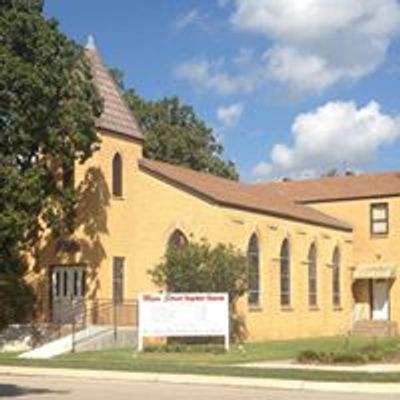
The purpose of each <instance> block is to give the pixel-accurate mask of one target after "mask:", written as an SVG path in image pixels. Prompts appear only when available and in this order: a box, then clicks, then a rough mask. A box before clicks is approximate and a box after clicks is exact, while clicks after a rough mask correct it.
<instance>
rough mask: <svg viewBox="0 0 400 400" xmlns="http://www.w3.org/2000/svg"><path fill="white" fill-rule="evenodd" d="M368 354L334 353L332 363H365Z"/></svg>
mask: <svg viewBox="0 0 400 400" xmlns="http://www.w3.org/2000/svg"><path fill="white" fill-rule="evenodd" d="M367 361H368V356H367V355H366V354H363V353H362V352H341V353H332V357H331V359H330V363H332V364H365V363H366V362H367Z"/></svg>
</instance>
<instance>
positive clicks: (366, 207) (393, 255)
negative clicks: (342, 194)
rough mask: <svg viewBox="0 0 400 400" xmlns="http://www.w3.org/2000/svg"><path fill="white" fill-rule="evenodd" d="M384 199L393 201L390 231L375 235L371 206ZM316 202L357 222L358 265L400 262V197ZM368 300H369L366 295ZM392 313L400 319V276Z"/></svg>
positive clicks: (392, 297)
mask: <svg viewBox="0 0 400 400" xmlns="http://www.w3.org/2000/svg"><path fill="white" fill-rule="evenodd" d="M382 202H383V203H385V202H387V203H388V205H389V234H388V235H383V236H377V235H372V234H371V232H370V206H371V204H373V203H382ZM312 206H313V207H315V208H317V209H319V210H320V211H322V212H325V213H327V214H330V215H332V216H335V217H337V218H340V219H341V220H343V221H346V222H349V223H350V224H352V225H353V227H354V232H353V236H354V239H353V249H354V250H353V253H354V267H356V266H357V265H360V264H376V265H379V264H382V265H384V264H393V265H394V266H397V267H399V266H400V246H399V243H400V212H399V210H400V198H399V197H386V198H376V199H362V200H352V201H336V202H326V203H318V204H313V205H312ZM364 303H365V304H367V300H366V299H365V301H364ZM367 306H368V305H367ZM367 306H366V307H367ZM390 314H391V315H390V317H391V320H393V321H397V322H398V323H400V283H399V280H398V279H396V280H394V282H392V286H391V289H390Z"/></svg>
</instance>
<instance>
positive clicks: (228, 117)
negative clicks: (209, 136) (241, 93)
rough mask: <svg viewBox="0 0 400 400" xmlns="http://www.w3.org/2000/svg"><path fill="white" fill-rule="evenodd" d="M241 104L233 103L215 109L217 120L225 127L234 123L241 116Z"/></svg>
mask: <svg viewBox="0 0 400 400" xmlns="http://www.w3.org/2000/svg"><path fill="white" fill-rule="evenodd" d="M242 113H243V104H241V103H235V104H231V105H230V106H226V107H219V108H218V110H217V118H218V120H219V121H220V122H221V123H222V124H224V125H225V126H227V127H232V126H234V125H236V124H237V123H238V121H239V119H240V117H241V116H242Z"/></svg>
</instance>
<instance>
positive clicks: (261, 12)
mask: <svg viewBox="0 0 400 400" xmlns="http://www.w3.org/2000/svg"><path fill="white" fill-rule="evenodd" d="M231 21H232V24H233V25H234V26H235V27H236V28H237V29H240V30H244V31H249V32H253V33H256V34H260V35H264V36H265V37H266V38H267V39H269V40H272V41H273V45H272V47H271V48H270V49H269V50H268V51H267V53H266V55H265V56H264V59H263V61H264V63H265V65H264V66H265V68H266V75H265V77H266V78H267V77H268V78H270V79H273V80H276V81H278V82H280V83H283V84H285V85H287V86H288V88H289V89H291V90H292V91H294V92H309V91H317V92H318V91H321V90H324V89H326V88H328V87H330V86H332V85H334V84H336V83H339V82H342V81H347V80H358V79H360V78H362V77H364V76H366V75H368V74H370V73H371V72H373V71H375V70H376V69H377V68H378V67H379V66H380V65H381V64H382V62H383V61H384V59H385V55H386V52H387V49H388V47H389V45H390V43H391V42H392V41H393V40H394V39H395V37H396V36H397V35H399V33H400V3H399V2H398V0H351V1H349V0H335V1H327V0H301V1H299V0H236V11H235V13H234V14H233V16H232V18H231Z"/></svg>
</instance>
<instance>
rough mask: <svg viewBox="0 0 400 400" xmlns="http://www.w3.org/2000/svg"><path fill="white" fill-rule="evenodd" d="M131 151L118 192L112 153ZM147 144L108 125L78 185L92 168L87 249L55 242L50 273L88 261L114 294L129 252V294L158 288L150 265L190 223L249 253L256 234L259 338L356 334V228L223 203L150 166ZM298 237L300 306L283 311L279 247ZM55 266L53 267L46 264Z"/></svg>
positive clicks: (252, 332) (294, 288)
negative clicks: (338, 293)
mask: <svg viewBox="0 0 400 400" xmlns="http://www.w3.org/2000/svg"><path fill="white" fill-rule="evenodd" d="M117 151H118V152H119V153H120V154H121V156H122V159H123V171H124V177H123V181H124V196H123V199H119V198H114V197H113V196H112V195H111V192H110V191H111V165H112V158H113V156H114V154H115V153H116V152H117ZM140 157H141V145H140V143H138V142H136V141H134V140H131V139H127V138H124V137H121V136H116V135H111V134H109V133H107V134H106V133H104V134H103V135H102V144H101V150H100V151H99V152H97V153H96V154H95V155H94V156H93V157H92V158H91V159H90V160H89V161H88V162H87V163H85V164H84V165H82V166H78V167H77V168H76V181H77V184H79V182H81V181H82V180H84V179H87V177H88V176H90V177H92V179H95V180H96V182H97V188H96V190H94V191H91V192H90V193H89V194H86V195H85V196H84V201H83V202H82V205H81V212H80V214H79V218H78V221H79V223H80V226H79V229H78V232H77V233H76V238H77V240H78V241H79V242H80V244H81V251H80V252H79V253H78V254H76V255H74V256H73V257H70V258H69V257H65V256H64V257H61V258H60V257H59V255H56V254H55V252H54V246H53V245H52V243H51V242H50V244H49V245H48V246H47V249H42V254H41V256H40V257H39V260H40V262H39V264H40V267H41V271H47V270H48V268H49V266H51V265H54V264H59V263H62V264H66V263H70V262H83V263H85V264H86V265H87V268H88V271H89V275H88V284H89V290H88V297H90V298H108V299H109V298H111V296H112V258H113V257H114V256H121V257H125V298H126V299H131V298H132V299H133V298H135V297H136V296H137V294H138V293H140V292H142V291H151V290H158V288H155V287H154V285H153V284H152V282H151V280H150V277H149V275H148V272H147V271H148V270H149V269H151V268H153V267H154V266H155V265H156V264H157V263H159V262H160V261H161V260H162V257H163V254H164V252H165V249H166V244H167V241H168V238H169V235H170V234H171V233H172V232H173V231H174V230H175V229H176V228H179V229H181V230H182V231H183V232H184V233H185V234H186V235H187V236H189V235H193V239H194V240H199V239H201V238H207V239H208V240H209V241H210V242H211V243H212V244H216V243H219V242H223V243H232V244H233V245H235V246H237V247H239V248H240V249H242V250H243V251H246V249H247V245H248V241H249V239H250V237H251V235H252V234H253V233H254V232H256V233H257V235H258V238H259V240H260V250H261V253H260V264H261V265H260V276H261V288H262V296H261V304H260V307H259V308H257V309H252V310H249V308H248V306H247V301H246V299H242V301H241V303H240V312H241V313H242V314H243V315H244V317H245V320H246V324H247V328H248V332H249V340H265V339H285V338H294V337H306V336H328V335H335V334H344V333H346V332H347V331H348V330H349V329H350V326H351V309H352V295H351V270H350V266H352V265H353V259H352V257H353V255H352V248H353V245H352V243H351V239H352V234H351V233H347V232H342V231H339V230H334V229H328V228H323V227H318V226H315V225H311V224H305V223H300V222H294V221H290V220H285V219H281V218H276V217H271V216H266V215H260V214H255V213H251V212H247V211H241V210H235V209H229V208H224V207H220V206H218V205H216V204H213V203H210V202H208V201H206V200H204V199H202V198H199V197H196V196H194V195H193V194H191V193H189V192H186V191H183V190H181V189H179V188H177V187H175V186H174V185H172V184H170V183H168V182H165V181H163V180H162V179H160V178H157V177H155V176H152V175H151V174H149V173H147V172H144V171H141V170H140V169H139V167H138V160H139V158H140ZM286 237H288V238H289V240H290V243H291V271H292V278H291V294H292V304H291V308H290V309H282V308H281V306H280V297H279V286H280V280H279V261H278V257H279V253H280V247H281V243H282V241H283V240H284V238H286ZM314 241H315V242H316V244H317V249H318V305H319V308H318V309H315V310H310V309H309V307H308V266H307V264H306V263H305V261H306V259H307V253H308V250H309V246H310V245H311V244H312V243H313V242H314ZM335 246H339V248H340V251H341V260H342V269H341V287H342V307H341V308H340V309H334V307H333V305H332V269H331V267H330V263H331V260H332V253H333V250H334V248H335ZM44 273H45V274H46V273H47V272H44Z"/></svg>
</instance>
